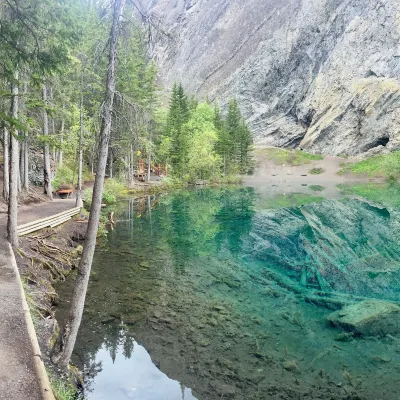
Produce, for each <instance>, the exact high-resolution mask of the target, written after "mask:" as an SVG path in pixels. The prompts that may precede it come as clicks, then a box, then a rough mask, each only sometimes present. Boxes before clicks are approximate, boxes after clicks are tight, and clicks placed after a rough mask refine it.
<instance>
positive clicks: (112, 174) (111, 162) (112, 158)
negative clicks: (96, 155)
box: [108, 149, 114, 179]
mask: <svg viewBox="0 0 400 400" xmlns="http://www.w3.org/2000/svg"><path fill="white" fill-rule="evenodd" d="M109 152H110V156H109V160H108V172H109V173H108V175H109V176H110V178H111V179H112V178H113V177H114V171H113V164H114V157H113V152H112V149H110V150H109Z"/></svg>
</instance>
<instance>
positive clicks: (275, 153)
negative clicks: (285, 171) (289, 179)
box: [258, 148, 324, 166]
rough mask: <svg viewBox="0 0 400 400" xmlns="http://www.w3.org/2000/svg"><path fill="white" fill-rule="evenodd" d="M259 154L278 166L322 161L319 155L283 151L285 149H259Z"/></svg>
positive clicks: (297, 151) (298, 151)
mask: <svg viewBox="0 0 400 400" xmlns="http://www.w3.org/2000/svg"><path fill="white" fill-rule="evenodd" d="M258 152H259V154H262V155H264V156H265V158H266V159H267V160H270V161H273V162H274V163H275V164H278V165H292V166H299V165H305V164H310V162H311V161H317V160H323V159H324V157H322V156H321V155H319V154H310V153H307V152H305V151H301V150H285V149H276V148H273V149H261V150H259V151H258Z"/></svg>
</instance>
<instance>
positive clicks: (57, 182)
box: [52, 165, 77, 190]
mask: <svg viewBox="0 0 400 400" xmlns="http://www.w3.org/2000/svg"><path fill="white" fill-rule="evenodd" d="M76 178H77V177H76V176H74V171H73V170H72V169H71V168H69V167H68V166H66V165H62V166H61V167H58V168H57V171H56V176H55V177H54V179H53V181H52V186H53V188H54V190H59V189H61V188H65V189H70V188H71V187H72V186H73V184H74V179H76Z"/></svg>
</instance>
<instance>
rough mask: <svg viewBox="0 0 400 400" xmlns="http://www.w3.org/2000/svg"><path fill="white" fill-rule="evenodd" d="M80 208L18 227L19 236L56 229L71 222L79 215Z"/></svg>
mask: <svg viewBox="0 0 400 400" xmlns="http://www.w3.org/2000/svg"><path fill="white" fill-rule="evenodd" d="M80 210H81V209H80V208H79V207H76V208H71V209H70V210H67V211H63V212H62V213H59V214H56V215H52V216H51V217H47V218H43V219H39V220H36V221H32V222H28V223H27V224H24V225H20V226H18V235H19V236H24V235H27V234H28V233H32V232H36V231H38V230H40V229H44V228H54V227H55V226H57V225H60V224H63V223H64V222H67V221H68V220H70V219H71V218H72V217H73V216H74V215H76V214H79V212H80Z"/></svg>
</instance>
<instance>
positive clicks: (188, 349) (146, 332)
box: [61, 187, 400, 400]
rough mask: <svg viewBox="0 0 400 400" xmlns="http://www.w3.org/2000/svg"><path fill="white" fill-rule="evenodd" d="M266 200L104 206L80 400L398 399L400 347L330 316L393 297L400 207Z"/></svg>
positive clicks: (80, 347) (83, 335) (210, 196)
mask: <svg viewBox="0 0 400 400" xmlns="http://www.w3.org/2000/svg"><path fill="white" fill-rule="evenodd" d="M267 192H268V188H263V190H260V189H259V188H252V187H238V188H228V189H211V188H204V189H198V190H182V191H178V192H174V193H172V194H164V195H157V196H147V197H143V198H136V199H131V200H129V201H124V202H121V203H119V204H118V205H117V206H116V207H115V208H114V211H115V219H116V221H117V223H116V225H115V228H114V229H113V230H112V231H110V233H109V234H108V237H107V238H103V239H101V240H100V242H99V245H98V247H97V250H96V254H95V260H94V264H93V270H92V275H91V281H90V285H89V290H88V295H87V299H86V306H85V310H84V315H83V321H82V325H81V328H80V332H79V335H78V340H77V343H76V346H75V350H74V354H73V362H74V363H75V364H76V365H78V367H79V368H82V369H84V370H85V379H86V388H85V396H86V398H87V399H91V400H103V399H104V400H106V399H113V400H128V399H137V400H181V399H185V400H190V399H198V400H203V399H211V400H214V399H243V400H244V399H246V400H249V399H260V400H261V399H309V400H315V399H347V400H351V399H353V400H356V399H368V400H378V399H381V400H386V399H387V400H392V399H393V400H398V398H399V391H400V338H398V337H396V336H393V335H387V336H383V337H364V336H362V335H361V336H360V335H353V334H350V333H347V332H344V331H343V330H342V329H341V328H338V327H334V326H332V325H330V323H329V322H328V319H327V317H328V316H329V315H330V314H331V313H332V312H334V311H335V310H337V309H339V308H341V307H343V306H345V305H347V304H351V303H355V302H359V301H362V300H364V299H381V300H386V301H389V302H399V301H400V261H399V260H400V208H398V207H397V204H393V202H391V201H389V202H388V203H385V202H374V201H371V200H368V199H363V198H354V197H350V196H343V198H341V199H333V200H332V199H324V198H322V197H319V196H318V194H313V195H309V196H307V195H297V194H290V195H278V196H275V197H274V196H270V195H269V196H268V195H266V194H265V193H267ZM389 198H390V196H389ZM68 290H69V289H68V285H66V286H65V288H64V291H65V292H66V293H68ZM61 297H62V298H66V297H67V294H64V295H61ZM65 306H66V303H62V304H61V310H62V308H63V307H65Z"/></svg>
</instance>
